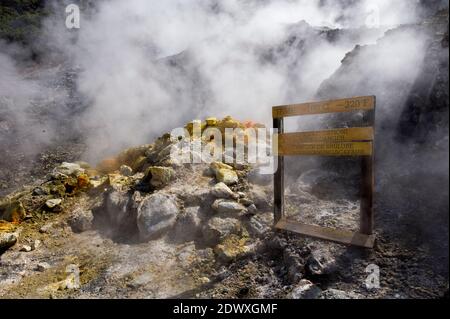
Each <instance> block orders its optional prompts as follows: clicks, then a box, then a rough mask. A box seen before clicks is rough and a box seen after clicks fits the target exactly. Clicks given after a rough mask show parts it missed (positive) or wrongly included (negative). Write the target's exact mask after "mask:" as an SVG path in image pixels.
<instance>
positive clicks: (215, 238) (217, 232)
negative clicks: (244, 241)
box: [202, 217, 241, 246]
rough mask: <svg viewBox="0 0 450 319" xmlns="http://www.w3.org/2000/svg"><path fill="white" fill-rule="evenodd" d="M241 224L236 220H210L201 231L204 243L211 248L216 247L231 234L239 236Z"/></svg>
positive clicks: (215, 218)
mask: <svg viewBox="0 0 450 319" xmlns="http://www.w3.org/2000/svg"><path fill="white" fill-rule="evenodd" d="M240 232H241V224H240V222H239V220H237V219H236V218H231V217H230V218H219V217H213V218H211V219H210V220H209V221H208V222H207V223H206V225H205V226H204V227H203V229H202V233H203V237H204V239H205V242H206V243H207V244H209V245H211V246H214V245H217V244H218V243H219V242H221V241H222V240H223V239H224V238H225V237H227V236H229V235H231V234H239V233H240Z"/></svg>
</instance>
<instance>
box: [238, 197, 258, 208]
mask: <svg viewBox="0 0 450 319" xmlns="http://www.w3.org/2000/svg"><path fill="white" fill-rule="evenodd" d="M238 202H239V203H240V204H242V205H244V206H251V205H254V203H253V201H252V200H251V199H248V198H245V197H244V198H239V200H238ZM255 208H256V206H255Z"/></svg>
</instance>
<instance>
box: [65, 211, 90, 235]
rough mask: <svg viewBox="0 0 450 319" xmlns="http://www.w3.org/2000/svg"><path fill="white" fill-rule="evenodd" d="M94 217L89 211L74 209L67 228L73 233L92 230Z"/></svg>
mask: <svg viewBox="0 0 450 319" xmlns="http://www.w3.org/2000/svg"><path fill="white" fill-rule="evenodd" d="M93 221H94V215H93V214H92V211H91V210H83V209H76V210H75V211H74V212H73V213H72V216H71V217H70V218H69V220H68V224H69V226H70V227H71V228H72V231H73V232H75V233H82V232H84V231H87V230H89V229H91V228H92V222H93Z"/></svg>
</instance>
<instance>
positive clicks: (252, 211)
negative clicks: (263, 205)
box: [247, 204, 258, 215]
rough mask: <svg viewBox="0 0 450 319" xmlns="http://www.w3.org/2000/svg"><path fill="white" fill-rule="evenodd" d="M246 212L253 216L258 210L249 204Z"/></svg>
mask: <svg viewBox="0 0 450 319" xmlns="http://www.w3.org/2000/svg"><path fill="white" fill-rule="evenodd" d="M247 212H248V213H249V214H252V215H255V214H257V213H258V208H256V206H255V204H251V205H250V206H248V207H247Z"/></svg>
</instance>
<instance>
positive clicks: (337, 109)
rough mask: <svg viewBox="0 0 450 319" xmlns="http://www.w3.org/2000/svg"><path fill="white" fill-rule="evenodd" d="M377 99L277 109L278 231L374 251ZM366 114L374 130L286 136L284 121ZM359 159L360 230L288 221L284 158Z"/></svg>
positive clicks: (351, 99) (297, 133)
mask: <svg viewBox="0 0 450 319" xmlns="http://www.w3.org/2000/svg"><path fill="white" fill-rule="evenodd" d="M375 106H376V98H375V96H361V97H353V98H347V99H339V100H330V101H322V102H312V103H302V104H293V105H282V106H274V107H273V108H272V118H273V127H274V128H275V129H278V149H277V150H275V152H276V156H277V157H278V162H277V165H278V167H277V171H276V172H275V174H274V224H275V228H276V229H280V230H287V231H292V232H295V233H298V234H301V235H305V236H309V237H313V238H318V239H324V240H329V241H333V242H337V243H341V244H347V245H355V246H361V247H366V248H373V246H374V243H375V235H374V234H373V219H374V215H373V188H374V173H373V171H374V165H373V162H374V127H375ZM354 111H364V112H366V114H365V115H366V118H367V122H368V123H369V125H370V126H367V127H353V128H344V129H333V130H326V131H314V132H295V133H284V123H283V122H284V118H285V117H290V116H302V115H313V114H324V113H341V112H354ZM298 155H319V156H359V157H361V170H362V171H361V173H362V185H361V190H362V193H361V205H360V228H359V231H358V232H356V233H354V232H351V231H348V230H342V229H334V228H328V227H321V226H316V225H308V224H304V223H300V222H298V221H293V220H289V219H287V218H285V214H284V156H298Z"/></svg>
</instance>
